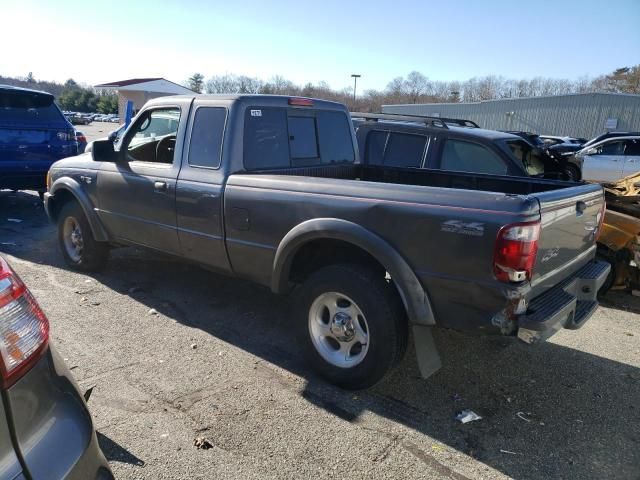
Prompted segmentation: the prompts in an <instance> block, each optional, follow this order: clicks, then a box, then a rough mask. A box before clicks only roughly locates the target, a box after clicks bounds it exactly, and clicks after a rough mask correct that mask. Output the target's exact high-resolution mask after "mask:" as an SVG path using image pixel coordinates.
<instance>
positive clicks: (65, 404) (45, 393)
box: [5, 345, 111, 480]
mask: <svg viewBox="0 0 640 480" xmlns="http://www.w3.org/2000/svg"><path fill="white" fill-rule="evenodd" d="M5 398H6V402H7V405H8V406H9V411H10V416H9V418H10V419H11V422H12V427H13V431H14V432H15V441H16V448H17V449H18V451H19V453H20V455H21V457H22V459H23V461H24V465H25V468H26V471H27V473H28V476H29V477H31V478H46V479H51V480H58V479H67V480H75V479H77V480H80V479H95V478H111V477H110V474H109V467H108V464H107V462H106V460H105V458H104V455H103V454H102V452H101V451H100V448H99V446H98V442H97V439H96V433H95V431H94V429H93V422H92V420H91V415H90V414H89V412H88V410H87V407H86V404H85V402H84V399H83V398H82V395H81V394H80V391H79V389H78V387H77V385H76V383H75V380H74V379H73V377H72V376H71V373H70V372H69V370H68V369H67V367H66V366H65V364H64V362H63V361H62V359H61V358H60V356H59V355H58V353H57V352H56V350H55V348H53V347H52V346H51V345H49V348H48V349H47V350H46V351H45V353H44V354H43V356H42V358H40V360H39V361H38V362H37V363H36V364H35V365H34V366H33V367H32V368H31V370H29V372H27V373H26V374H25V376H24V377H22V378H21V379H20V380H18V381H17V382H16V383H15V384H14V385H13V386H11V387H10V388H9V389H8V390H7V391H6V392H5Z"/></svg>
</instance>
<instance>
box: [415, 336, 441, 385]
mask: <svg viewBox="0 0 640 480" xmlns="http://www.w3.org/2000/svg"><path fill="white" fill-rule="evenodd" d="M432 328H433V327H426V326H424V325H414V326H413V342H414V344H415V346H416V357H417V359H418V367H419V368H420V375H422V378H429V377H430V376H431V375H433V374H434V373H436V372H437V371H438V370H440V367H442V361H441V360H440V354H439V353H438V349H437V348H436V343H435V342H434V340H433V333H432Z"/></svg>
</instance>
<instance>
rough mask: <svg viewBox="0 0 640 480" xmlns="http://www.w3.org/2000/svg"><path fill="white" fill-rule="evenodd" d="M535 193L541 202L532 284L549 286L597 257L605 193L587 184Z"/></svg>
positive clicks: (593, 185)
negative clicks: (597, 236) (599, 226)
mask: <svg viewBox="0 0 640 480" xmlns="http://www.w3.org/2000/svg"><path fill="white" fill-rule="evenodd" d="M532 196H533V197H535V198H536V199H537V200H538V202H539V204H540V212H541V230H540V238H539V240H538V254H537V256H536V262H535V266H534V269H533V276H532V279H531V285H532V286H534V287H535V286H540V287H550V286H553V285H555V284H556V283H558V282H559V281H561V280H563V279H564V278H565V277H567V276H569V275H571V274H572V273H574V272H575V271H577V270H578V269H579V268H580V267H582V266H583V265H584V264H585V263H586V262H587V261H588V260H589V259H591V258H593V257H594V255H595V248H594V247H595V243H596V234H597V231H598V225H599V221H600V218H601V215H602V208H603V206H604V194H603V190H602V187H601V186H600V185H597V184H587V185H580V186H576V187H568V188H562V189H559V190H551V191H547V192H542V193H537V194H534V195H532Z"/></svg>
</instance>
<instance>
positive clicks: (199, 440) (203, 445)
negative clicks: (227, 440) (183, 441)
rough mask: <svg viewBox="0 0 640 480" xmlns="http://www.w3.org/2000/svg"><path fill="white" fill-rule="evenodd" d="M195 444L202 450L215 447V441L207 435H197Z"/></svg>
mask: <svg viewBox="0 0 640 480" xmlns="http://www.w3.org/2000/svg"><path fill="white" fill-rule="evenodd" d="M193 446H194V447H196V448H199V449H200V450H209V449H210V448H213V443H211V442H210V441H209V440H208V439H206V438H205V437H196V438H194V439H193Z"/></svg>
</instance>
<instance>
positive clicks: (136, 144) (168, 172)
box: [97, 99, 192, 254]
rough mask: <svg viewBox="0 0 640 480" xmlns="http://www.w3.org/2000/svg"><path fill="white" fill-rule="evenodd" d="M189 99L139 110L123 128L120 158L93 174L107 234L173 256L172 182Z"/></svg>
mask: <svg viewBox="0 0 640 480" xmlns="http://www.w3.org/2000/svg"><path fill="white" fill-rule="evenodd" d="M191 101H192V100H191V99H181V100H178V101H176V103H175V104H174V105H162V106H158V107H152V108H149V109H147V110H145V111H143V112H142V113H141V114H140V115H138V117H137V118H136V121H135V123H134V124H133V125H132V126H131V127H130V128H129V129H128V130H127V133H126V134H125V136H124V138H123V140H122V143H121V145H120V150H119V151H120V155H119V157H120V160H119V161H118V162H115V163H105V164H104V165H103V166H102V168H101V169H100V172H99V173H98V186H97V191H98V206H99V215H100V217H101V218H102V220H103V223H104V225H105V227H106V228H107V230H108V231H109V233H110V234H111V236H112V237H113V238H115V239H117V240H123V241H125V242H127V243H135V244H138V245H143V246H146V247H150V248H153V249H156V250H160V251H163V252H167V253H173V254H179V253H181V250H180V243H179V241H178V233H177V226H176V181H177V178H178V172H179V171H180V158H179V155H177V154H176V152H180V151H181V149H182V143H183V142H182V139H183V138H184V130H185V127H184V124H185V123H186V122H185V121H183V120H182V119H183V118H186V117H187V116H188V109H189V106H190V103H191Z"/></svg>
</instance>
